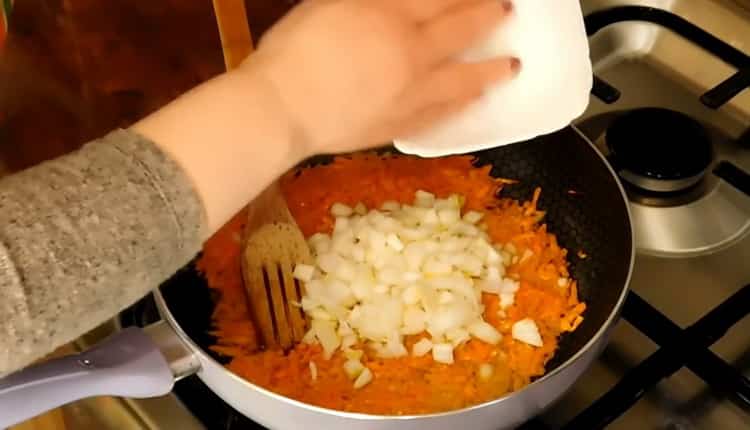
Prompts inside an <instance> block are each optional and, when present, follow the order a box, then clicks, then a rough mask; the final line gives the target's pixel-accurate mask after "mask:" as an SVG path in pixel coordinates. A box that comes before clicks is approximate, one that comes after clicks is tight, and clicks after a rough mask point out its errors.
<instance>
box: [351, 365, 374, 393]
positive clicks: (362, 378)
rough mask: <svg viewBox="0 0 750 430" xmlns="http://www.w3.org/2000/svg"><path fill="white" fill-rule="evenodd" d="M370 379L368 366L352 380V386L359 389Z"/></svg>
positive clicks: (370, 373)
mask: <svg viewBox="0 0 750 430" xmlns="http://www.w3.org/2000/svg"><path fill="white" fill-rule="evenodd" d="M371 381H372V372H371V371H370V369H368V368H366V367H365V368H364V369H363V370H362V373H360V374H359V376H358V377H357V379H356V380H355V381H354V388H356V389H359V388H362V387H364V386H365V385H367V384H369V383H370V382H371Z"/></svg>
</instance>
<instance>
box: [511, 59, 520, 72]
mask: <svg viewBox="0 0 750 430" xmlns="http://www.w3.org/2000/svg"><path fill="white" fill-rule="evenodd" d="M510 70H511V71H512V72H513V73H518V72H519V71H521V60H519V59H518V58H511V59H510Z"/></svg>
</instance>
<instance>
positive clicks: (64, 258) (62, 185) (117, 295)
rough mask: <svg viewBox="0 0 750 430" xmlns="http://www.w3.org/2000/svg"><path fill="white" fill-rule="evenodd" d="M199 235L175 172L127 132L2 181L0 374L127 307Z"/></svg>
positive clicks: (176, 263)
mask: <svg viewBox="0 0 750 430" xmlns="http://www.w3.org/2000/svg"><path fill="white" fill-rule="evenodd" d="M206 231H207V229H206V225H205V215H204V214H203V208H202V204H201V202H200V200H199V198H198V196H197V194H196V193H195V191H194V190H193V189H192V187H191V183H190V181H189V180H188V179H187V178H186V177H185V176H184V173H183V172H182V171H181V169H180V168H179V167H178V166H177V165H176V163H174V162H173V161H171V160H170V159H168V157H166V156H165V155H164V154H163V153H162V152H161V151H160V150H159V148H157V147H156V146H154V145H153V144H152V143H150V142H148V141H147V140H145V139H143V138H141V137H139V136H137V135H135V134H132V133H129V132H125V131H117V132H114V133H112V134H110V135H108V136H107V137H105V138H103V139H101V141H96V142H93V143H91V144H89V145H86V146H85V147H84V148H82V149H81V150H80V151H77V152H74V153H72V154H70V155H67V156H64V157H61V158H59V159H56V160H53V161H51V162H47V163H43V164H41V165H38V166H36V167H33V168H31V169H28V170H26V171H23V172H21V173H18V174H16V175H13V176H9V177H7V178H5V179H3V180H2V181H0V375H1V374H3V373H6V372H9V371H12V370H15V369H17V368H19V367H22V366H24V365H26V364H28V363H30V362H31V361H33V360H35V359H37V358H40V357H41V356H43V355H44V354H46V353H48V352H50V351H52V350H53V349H54V348H55V347H57V346H59V345H62V344H64V343H66V342H69V341H71V340H73V339H75V338H76V337H78V336H80V335H81V334H83V333H85V332H86V331H88V330H90V329H92V328H94V327H95V326H97V325H98V324H100V323H102V322H103V321H105V320H106V319H108V318H111V317H112V316H113V315H115V314H116V313H117V312H119V311H120V310H122V309H123V308H125V307H126V306H128V305H130V304H132V303H133V302H135V301H136V300H137V299H139V298H140V297H142V296H143V295H145V294H146V293H147V292H148V291H150V290H151V289H153V288H154V287H156V286H157V285H159V284H160V283H161V282H162V281H164V280H165V279H166V278H167V277H169V276H170V275H172V274H173V273H174V272H175V271H176V270H177V269H179V268H180V267H181V266H183V265H184V264H185V263H186V262H187V261H189V260H190V259H191V258H192V257H193V256H194V255H195V254H196V253H197V252H198V251H199V250H200V246H201V243H202V240H203V239H205V236H206Z"/></svg>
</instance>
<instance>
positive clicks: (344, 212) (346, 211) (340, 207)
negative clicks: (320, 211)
mask: <svg viewBox="0 0 750 430" xmlns="http://www.w3.org/2000/svg"><path fill="white" fill-rule="evenodd" d="M352 212H353V210H352V208H350V207H349V206H347V205H345V204H343V203H334V204H333V206H331V215H333V216H335V217H347V216H349V215H351V214H352Z"/></svg>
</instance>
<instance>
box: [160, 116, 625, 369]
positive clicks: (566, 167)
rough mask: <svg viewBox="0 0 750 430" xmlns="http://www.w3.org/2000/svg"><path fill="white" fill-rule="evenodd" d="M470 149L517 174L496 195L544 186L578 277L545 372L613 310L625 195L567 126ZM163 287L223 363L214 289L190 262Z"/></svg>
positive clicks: (550, 214) (177, 313)
mask: <svg viewBox="0 0 750 430" xmlns="http://www.w3.org/2000/svg"><path fill="white" fill-rule="evenodd" d="M475 155H476V163H477V164H478V165H486V164H491V165H492V166H493V167H492V175H493V176H496V177H503V178H508V179H515V180H518V181H519V183H518V184H514V185H510V186H507V187H505V188H504V189H503V191H502V193H501V197H511V198H514V199H521V200H528V199H530V198H531V196H532V193H533V191H534V189H535V188H536V187H541V188H542V194H541V198H540V200H539V207H540V208H541V209H542V210H544V211H546V212H547V215H546V217H545V222H546V223H547V225H548V229H549V231H550V232H552V233H554V234H555V235H557V238H558V242H559V243H560V245H561V246H563V247H565V248H567V249H568V251H569V258H568V260H569V261H570V272H571V275H572V276H573V277H574V279H576V280H578V282H579V295H580V297H581V300H583V301H585V302H586V304H587V309H586V312H585V313H584V321H583V323H582V324H581V326H580V327H579V328H578V329H577V330H576V331H575V332H573V333H571V334H568V335H565V336H563V338H562V339H561V341H560V347H559V350H558V351H557V353H556V354H555V357H554V358H553V359H552V360H551V361H550V362H549V363H548V364H547V369H546V370H547V373H549V372H551V371H552V370H554V369H555V368H557V367H558V366H559V365H561V364H562V363H564V362H565V361H567V360H568V359H569V358H571V357H572V356H573V355H575V354H576V353H577V352H578V351H579V350H580V349H581V348H582V347H583V346H584V345H585V344H586V343H587V342H588V341H589V340H591V339H592V337H593V336H594V335H595V334H596V333H597V331H598V330H599V329H600V328H601V326H602V325H603V324H605V323H606V322H607V321H608V319H609V318H610V317H611V316H612V314H613V312H614V311H615V309H616V305H617V303H618V301H619V299H620V297H621V295H622V293H623V290H624V289H625V288H626V284H627V281H628V277H629V274H630V268H631V264H632V259H633V246H632V231H631V225H630V221H629V216H628V209H627V202H626V200H625V197H624V195H623V193H622V192H621V189H620V187H619V185H618V183H617V181H616V179H615V178H614V176H613V174H612V172H611V170H610V169H609V168H608V166H607V165H606V163H605V162H604V160H603V159H602V158H601V157H600V156H599V154H598V153H597V152H596V150H595V149H594V148H593V146H591V145H590V144H589V143H588V141H586V140H585V138H583V137H582V136H581V135H580V134H579V133H578V132H577V131H576V130H574V129H573V128H570V127H569V128H566V129H563V130H561V131H559V132H557V133H554V134H551V135H547V136H542V137H539V138H536V139H533V140H531V141H528V142H524V143H518V144H514V145H508V146H503V147H500V148H496V149H492V150H488V151H483V152H481V153H477V154H475ZM160 288H161V291H162V294H163V295H164V298H165V300H166V303H167V304H168V307H169V310H170V312H172V314H173V315H174V317H175V318H176V320H177V321H178V322H179V324H180V325H181V327H182V329H183V330H184V331H185V332H186V333H187V334H188V335H189V336H190V337H191V338H192V339H193V340H194V341H195V342H196V343H197V344H198V345H199V346H201V347H202V348H203V349H204V350H205V351H206V352H208V353H209V354H210V355H212V356H213V357H214V358H215V359H217V360H218V361H219V362H221V363H226V362H227V358H226V357H222V356H220V355H218V354H216V353H214V352H211V351H210V350H209V349H208V347H209V346H210V345H212V344H213V343H214V338H213V337H212V336H211V335H209V334H208V332H209V331H210V329H211V313H212V311H213V306H214V300H215V297H213V296H212V295H213V294H215V293H214V292H213V291H212V290H210V289H209V288H208V287H207V284H206V281H205V279H204V278H203V277H202V276H201V274H200V273H198V272H197V270H196V269H195V265H194V262H193V263H191V264H189V265H187V266H186V267H185V268H183V269H182V270H181V271H179V272H178V273H177V274H175V275H174V276H173V277H172V278H171V279H169V280H168V281H166V282H165V283H164V284H163V285H162V286H161V287H160Z"/></svg>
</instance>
